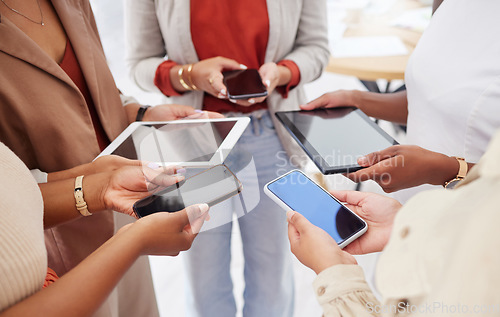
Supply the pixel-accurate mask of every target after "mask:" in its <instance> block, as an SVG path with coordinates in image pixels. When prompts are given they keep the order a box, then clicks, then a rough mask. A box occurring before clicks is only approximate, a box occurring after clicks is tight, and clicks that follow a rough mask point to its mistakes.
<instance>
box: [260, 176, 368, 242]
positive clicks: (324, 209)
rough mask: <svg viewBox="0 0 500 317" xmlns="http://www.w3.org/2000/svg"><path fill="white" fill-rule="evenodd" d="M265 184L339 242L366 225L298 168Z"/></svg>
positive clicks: (292, 207)
mask: <svg viewBox="0 0 500 317" xmlns="http://www.w3.org/2000/svg"><path fill="white" fill-rule="evenodd" d="M267 188H268V189H269V190H270V191H271V192H272V193H273V194H275V195H276V196H277V197H278V198H279V199H281V200H282V201H283V202H284V203H285V204H287V205H288V206H289V207H290V208H291V209H293V210H295V211H297V212H299V213H301V214H302V215H304V217H306V218H307V219H308V220H309V221H310V222H311V223H312V224H314V225H315V226H318V227H320V228H321V229H323V230H325V231H326V232H327V233H328V234H329V235H330V236H332V238H333V239H334V240H335V241H336V242H337V243H338V244H340V243H342V242H344V240H346V239H348V238H349V237H351V236H352V235H353V234H355V233H356V232H358V231H360V230H361V229H363V228H364V226H365V224H364V222H363V221H361V220H360V219H359V218H358V217H356V216H355V215H354V214H353V213H352V212H351V211H350V210H349V209H347V208H346V207H344V206H343V205H342V204H341V203H339V202H338V201H337V200H335V199H334V198H332V197H331V196H330V195H329V194H328V193H327V192H325V190H324V189H322V188H321V187H319V186H318V185H316V183H314V182H313V181H311V180H310V179H309V178H307V177H306V176H305V175H304V174H302V173H301V172H298V171H294V172H291V173H289V174H287V175H286V176H284V177H281V178H280V179H278V180H276V181H274V182H272V183H271V184H269V185H268V187H267Z"/></svg>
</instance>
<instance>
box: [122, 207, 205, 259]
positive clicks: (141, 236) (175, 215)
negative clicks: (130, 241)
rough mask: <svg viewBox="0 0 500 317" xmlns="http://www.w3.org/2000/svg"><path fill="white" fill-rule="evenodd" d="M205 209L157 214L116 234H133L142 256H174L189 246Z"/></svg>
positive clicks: (189, 209) (190, 208) (200, 223)
mask: <svg viewBox="0 0 500 317" xmlns="http://www.w3.org/2000/svg"><path fill="white" fill-rule="evenodd" d="M208 209H209V208H208V205H207V204H199V205H193V206H189V207H187V208H186V209H184V210H181V211H178V212H157V213H154V214H151V215H149V216H147V217H143V218H141V219H139V220H137V221H136V222H135V223H133V224H131V225H129V226H128V227H126V228H122V229H123V230H120V232H119V234H122V233H123V232H124V231H125V232H128V233H129V234H134V235H135V239H134V241H135V242H138V243H140V245H141V246H140V250H141V251H140V252H141V254H142V255H170V256H176V255H178V254H179V252H180V251H185V250H188V249H189V248H190V247H191V244H192V243H193V240H194V238H195V237H196V235H197V234H198V232H199V230H200V228H201V226H202V225H203V222H204V221H205V220H206V219H207V217H208Z"/></svg>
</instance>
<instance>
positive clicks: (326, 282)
mask: <svg viewBox="0 0 500 317" xmlns="http://www.w3.org/2000/svg"><path fill="white" fill-rule="evenodd" d="M313 288H314V292H315V294H316V298H317V299H318V302H319V304H320V305H321V307H322V308H323V313H324V316H325V317H333V316H343V317H346V316H352V317H363V316H379V315H378V314H377V313H376V311H377V309H376V307H377V306H378V307H380V306H379V305H380V303H379V301H378V300H377V298H375V296H374V295H373V293H372V291H371V289H370V287H369V286H368V284H367V282H366V280H365V276H364V273H363V269H362V268H361V267H360V266H358V265H335V266H332V267H330V268H328V269H326V270H324V271H323V272H321V273H320V274H318V276H317V277H316V279H315V280H314V282H313Z"/></svg>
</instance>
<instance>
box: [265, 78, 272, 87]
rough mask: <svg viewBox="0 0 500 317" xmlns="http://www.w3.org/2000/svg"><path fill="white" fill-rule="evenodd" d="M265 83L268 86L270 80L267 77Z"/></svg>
mask: <svg viewBox="0 0 500 317" xmlns="http://www.w3.org/2000/svg"><path fill="white" fill-rule="evenodd" d="M265 83H266V87H269V86H270V85H271V81H270V80H269V79H266V81H265Z"/></svg>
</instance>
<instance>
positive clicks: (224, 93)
mask: <svg viewBox="0 0 500 317" xmlns="http://www.w3.org/2000/svg"><path fill="white" fill-rule="evenodd" d="M220 93H221V95H224V96H225V95H226V90H225V89H224V88H222V89H221V90H220Z"/></svg>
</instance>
